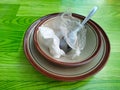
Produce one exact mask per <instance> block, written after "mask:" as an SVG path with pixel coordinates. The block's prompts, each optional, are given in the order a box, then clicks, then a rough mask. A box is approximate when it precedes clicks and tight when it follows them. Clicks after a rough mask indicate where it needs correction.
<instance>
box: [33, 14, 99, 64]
mask: <svg viewBox="0 0 120 90" xmlns="http://www.w3.org/2000/svg"><path fill="white" fill-rule="evenodd" d="M60 15H61V14H60V13H56V14H50V15H48V16H45V17H43V18H42V19H41V21H40V22H39V23H38V25H37V26H36V27H35V30H34V37H33V38H34V44H35V47H36V48H37V50H38V51H39V52H40V54H42V55H43V56H44V57H45V58H46V59H47V60H49V61H51V62H53V63H55V64H58V65H63V66H79V65H83V64H86V63H88V62H90V61H91V60H92V59H93V58H94V57H95V56H96V55H97V53H98V52H99V49H100V46H101V38H100V33H99V30H98V28H96V27H95V26H94V24H92V23H91V20H89V21H88V22H87V23H86V25H85V28H86V29H87V33H86V45H85V47H84V49H83V50H82V51H81V54H80V55H79V56H78V57H76V58H75V59H71V58H69V54H70V53H71V52H69V53H67V54H66V55H65V56H62V57H60V58H57V59H56V58H54V57H53V56H52V55H51V54H50V53H49V49H48V48H47V47H45V46H44V45H43V43H42V42H41V39H39V38H38V33H39V30H38V28H39V27H40V26H41V25H44V26H46V27H50V28H52V29H53V30H54V32H55V33H56V35H57V34H59V33H58V31H59V29H58V26H55V23H56V22H57V23H60V22H61V21H60ZM72 16H74V17H76V18H78V19H80V20H83V19H84V16H81V15H78V14H74V13H73V14H72ZM58 25H59V24H58Z"/></svg>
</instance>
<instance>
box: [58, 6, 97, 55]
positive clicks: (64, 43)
mask: <svg viewBox="0 0 120 90" xmlns="http://www.w3.org/2000/svg"><path fill="white" fill-rule="evenodd" d="M96 11H97V6H95V7H94V8H93V9H92V10H91V11H90V13H89V14H88V16H87V17H86V18H85V19H84V20H83V21H82V23H81V24H80V25H79V26H78V27H77V29H76V30H74V31H71V32H69V33H68V35H67V37H66V36H65V37H62V38H61V39H60V48H61V49H62V50H63V51H64V52H65V53H67V52H69V51H70V50H71V49H76V47H75V45H76V41H77V33H78V32H79V31H80V30H81V29H82V27H83V26H84V25H85V23H86V22H87V21H88V20H89V19H90V18H91V17H92V16H93V15H94V14H95V12H96Z"/></svg>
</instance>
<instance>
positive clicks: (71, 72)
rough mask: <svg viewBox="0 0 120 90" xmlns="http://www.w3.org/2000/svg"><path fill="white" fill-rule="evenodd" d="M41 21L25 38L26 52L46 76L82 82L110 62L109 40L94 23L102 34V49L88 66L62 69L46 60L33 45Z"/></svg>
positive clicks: (32, 62) (34, 24)
mask: <svg viewBox="0 0 120 90" xmlns="http://www.w3.org/2000/svg"><path fill="white" fill-rule="evenodd" d="M39 22H40V20H38V21H36V22H34V23H33V24H32V25H31V26H30V28H29V29H28V31H27V32H26V34H25V37H24V52H25V55H26V57H27V58H28V60H29V61H30V63H31V64H32V65H33V66H34V67H35V68H36V69H37V70H38V71H40V72H41V73H43V74H44V75H46V76H48V77H51V78H54V79H56V80H62V81H76V80H82V79H85V78H87V77H90V76H91V75H94V74H95V73H97V72H98V71H100V70H101V69H102V68H103V66H104V65H105V63H106V62H107V60H108V57H109V53H110V44H109V40H108V38H107V36H106V34H105V32H104V31H103V30H102V28H101V27H100V26H99V25H97V24H96V23H95V22H93V21H90V22H92V23H93V24H94V25H95V26H96V27H97V28H99V33H100V34H101V39H102V42H101V44H102V45H101V47H100V50H99V52H98V54H97V56H96V57H94V58H93V60H92V61H91V62H89V63H87V64H84V65H81V66H78V67H71V68H69V67H62V66H59V65H55V64H53V63H51V62H49V61H48V60H46V59H45V58H44V57H43V56H42V55H40V53H39V52H38V51H37V49H36V48H35V45H34V43H33V33H34V28H35V26H36V25H37V24H38V23H39Z"/></svg>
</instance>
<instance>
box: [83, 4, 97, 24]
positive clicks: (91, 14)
mask: <svg viewBox="0 0 120 90" xmlns="http://www.w3.org/2000/svg"><path fill="white" fill-rule="evenodd" d="M97 8H98V7H97V6H95V7H94V8H93V9H92V10H91V11H90V13H89V14H88V16H87V17H86V18H85V19H84V20H83V21H82V23H81V24H82V25H84V24H85V23H86V22H87V21H88V20H89V19H90V18H91V17H92V16H93V14H94V13H95V12H96V10H97Z"/></svg>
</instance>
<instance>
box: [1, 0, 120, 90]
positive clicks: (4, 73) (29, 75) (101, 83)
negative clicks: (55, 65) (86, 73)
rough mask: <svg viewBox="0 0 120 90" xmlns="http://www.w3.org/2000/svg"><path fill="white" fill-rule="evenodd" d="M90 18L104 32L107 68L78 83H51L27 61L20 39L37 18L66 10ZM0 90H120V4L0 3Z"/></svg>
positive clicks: (100, 0)
mask: <svg viewBox="0 0 120 90" xmlns="http://www.w3.org/2000/svg"><path fill="white" fill-rule="evenodd" d="M94 5H97V6H99V10H98V11H97V13H96V14H95V16H94V17H93V18H92V19H93V20H94V21H96V22H97V23H98V24H99V25H100V26H101V27H102V28H103V29H104V31H105V32H106V34H107V35H108V37H109V39H110V43H111V54H110V57H109V60H108V63H107V64H106V66H105V67H104V68H103V69H102V70H101V71H100V72H99V73H97V74H96V75H94V76H93V77H90V78H88V79H85V80H82V81H77V82H61V81H56V80H53V79H50V78H48V77H46V76H44V75H42V74H41V73H39V72H38V71H36V70H35V69H34V68H33V66H32V65H31V64H30V63H29V62H28V60H27V59H26V57H25V55H24V52H23V37H24V33H25V32H26V30H27V28H28V27H29V26H30V25H31V23H33V22H34V21H35V20H37V19H38V18H40V17H42V16H44V15H46V14H50V13H55V12H62V11H65V10H66V9H67V8H69V9H70V10H71V11H72V12H75V13H78V14H82V15H87V13H88V12H89V10H90V9H91V8H92V7H93V6H94ZM0 12H1V13H0V90H27V89H28V90H120V1H119V0H1V1H0Z"/></svg>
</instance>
